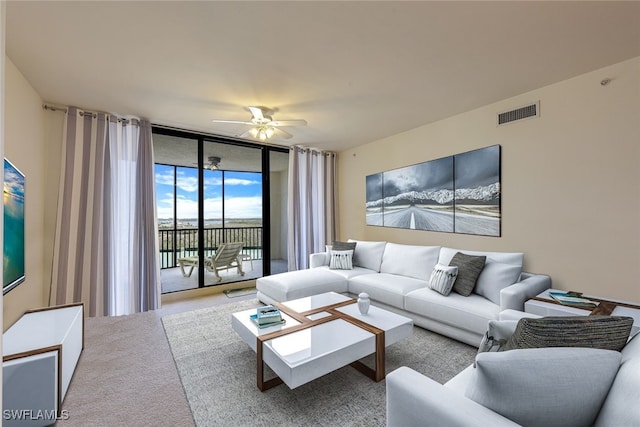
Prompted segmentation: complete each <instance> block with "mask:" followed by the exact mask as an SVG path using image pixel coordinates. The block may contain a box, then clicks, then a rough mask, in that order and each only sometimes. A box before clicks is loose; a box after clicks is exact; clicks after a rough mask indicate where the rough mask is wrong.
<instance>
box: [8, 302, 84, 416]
mask: <svg viewBox="0 0 640 427" xmlns="http://www.w3.org/2000/svg"><path fill="white" fill-rule="evenodd" d="M83 347H84V305H83V304H82V303H79V304H69V305H63V306H56V307H48V308H43V309H38V310H33V311H28V312H26V313H25V314H24V315H22V317H20V319H18V321H17V322H16V323H15V324H13V325H12V326H11V327H10V328H9V329H7V331H6V332H5V333H4V334H3V336H2V425H3V426H45V425H51V424H53V423H55V421H56V418H59V417H61V416H62V415H63V414H61V406H62V401H63V400H64V397H65V395H66V394H67V389H68V388H69V383H70V382H71V377H72V376H73V372H74V371H75V368H76V364H77V363H78V359H79V358H80V353H81V352H82V349H83Z"/></svg>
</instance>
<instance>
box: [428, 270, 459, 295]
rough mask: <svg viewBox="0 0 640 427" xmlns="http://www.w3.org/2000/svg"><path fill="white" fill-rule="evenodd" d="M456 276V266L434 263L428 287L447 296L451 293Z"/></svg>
mask: <svg viewBox="0 0 640 427" xmlns="http://www.w3.org/2000/svg"><path fill="white" fill-rule="evenodd" d="M456 277H458V267H452V266H449V265H442V264H436V266H435V267H434V268H433V271H432V272H431V277H430V278H429V285H428V286H429V289H433V290H434V291H436V292H438V293H440V294H442V295H444V296H447V295H449V293H451V289H452V288H453V282H455V280H456Z"/></svg>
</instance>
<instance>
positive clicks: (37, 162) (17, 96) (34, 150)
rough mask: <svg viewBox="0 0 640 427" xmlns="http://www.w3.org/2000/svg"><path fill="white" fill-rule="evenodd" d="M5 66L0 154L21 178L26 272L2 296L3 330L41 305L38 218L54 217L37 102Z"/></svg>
mask: <svg viewBox="0 0 640 427" xmlns="http://www.w3.org/2000/svg"><path fill="white" fill-rule="evenodd" d="M5 64H6V71H5V73H6V74H5V129H4V140H5V147H4V155H5V156H6V157H7V158H8V159H9V160H10V161H11V162H12V163H13V164H14V165H15V166H16V167H17V168H18V169H20V170H21V171H22V172H23V173H24V174H25V182H26V192H25V196H26V201H25V210H26V227H25V228H26V231H25V232H26V236H25V238H26V245H25V251H26V257H25V270H26V274H25V281H24V282H23V283H22V284H20V285H19V286H18V287H16V288H15V289H13V290H12V291H10V292H9V293H8V294H6V295H5V296H4V304H3V307H4V313H3V328H4V329H3V330H6V329H7V328H8V327H9V326H11V325H12V324H13V323H14V322H15V321H16V320H17V319H18V318H19V317H20V315H21V314H22V313H24V311H25V310H27V309H31V308H37V307H42V306H44V305H46V293H47V290H48V287H47V283H48V279H47V276H46V275H45V263H44V242H45V237H44V236H45V231H44V224H45V221H44V219H45V216H50V215H51V216H54V217H55V211H51V210H50V209H45V168H46V167H47V162H49V161H50V159H48V158H47V157H46V154H45V153H46V150H45V143H44V140H45V139H44V134H45V120H44V114H45V113H44V112H43V110H42V99H41V98H40V96H39V95H38V94H37V93H36V91H35V90H34V89H33V88H32V87H31V86H30V85H29V83H28V82H27V81H26V80H25V78H24V77H23V76H22V74H21V73H20V71H18V69H17V68H16V67H15V65H14V64H13V63H12V62H11V60H10V59H9V58H6V63H5ZM55 162H56V163H59V159H55Z"/></svg>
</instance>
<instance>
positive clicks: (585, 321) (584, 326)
mask: <svg viewBox="0 0 640 427" xmlns="http://www.w3.org/2000/svg"><path fill="white" fill-rule="evenodd" d="M632 325H633V319H632V318H631V317H621V316H558V317H553V316H550V317H541V318H539V319H530V318H524V319H520V320H519V321H518V325H517V326H516V330H515V332H514V333H513V335H511V337H510V338H509V339H508V340H507V343H506V344H505V345H504V346H503V347H502V348H501V349H500V350H501V351H507V350H513V349H518V348H538V347H590V348H600V349H604V350H615V351H621V350H622V349H623V347H624V346H625V345H626V343H627V340H628V339H629V334H630V332H631V326H632Z"/></svg>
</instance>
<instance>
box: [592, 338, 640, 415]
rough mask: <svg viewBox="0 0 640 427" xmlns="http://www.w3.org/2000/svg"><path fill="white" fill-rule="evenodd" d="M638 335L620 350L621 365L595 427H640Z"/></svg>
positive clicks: (639, 342)
mask: <svg viewBox="0 0 640 427" xmlns="http://www.w3.org/2000/svg"><path fill="white" fill-rule="evenodd" d="M638 400H640V334H636V336H635V337H634V338H633V339H631V341H629V342H628V343H627V345H626V346H625V347H624V348H623V349H622V364H621V365H620V368H619V369H618V375H616V379H615V380H614V381H613V384H612V385H611V389H609V394H608V395H607V398H606V399H605V401H604V404H603V405H602V408H601V409H600V413H599V414H598V418H597V419H596V423H595V427H608V426H640V405H637V404H636V405H630V404H629V402H632V401H635V402H638Z"/></svg>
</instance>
